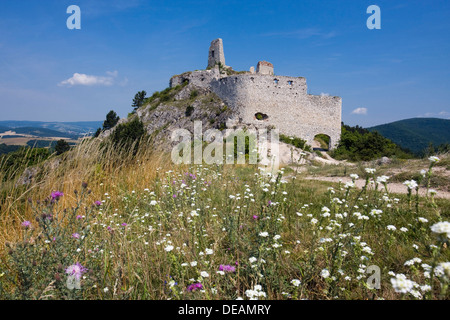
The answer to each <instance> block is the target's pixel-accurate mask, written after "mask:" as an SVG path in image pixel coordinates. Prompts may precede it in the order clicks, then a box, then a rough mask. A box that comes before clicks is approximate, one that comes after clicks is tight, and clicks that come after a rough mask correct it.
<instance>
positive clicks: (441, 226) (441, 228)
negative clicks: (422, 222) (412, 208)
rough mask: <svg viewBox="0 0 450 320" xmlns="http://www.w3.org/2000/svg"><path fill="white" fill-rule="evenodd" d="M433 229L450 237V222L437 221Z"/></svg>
mask: <svg viewBox="0 0 450 320" xmlns="http://www.w3.org/2000/svg"><path fill="white" fill-rule="evenodd" d="M431 231H433V232H434V233H437V234H444V233H445V234H446V235H447V238H450V222H448V221H443V222H438V223H435V224H433V225H432V226H431Z"/></svg>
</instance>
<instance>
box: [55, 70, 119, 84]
mask: <svg viewBox="0 0 450 320" xmlns="http://www.w3.org/2000/svg"><path fill="white" fill-rule="evenodd" d="M106 74H107V76H106V77H102V76H93V75H88V74H84V73H74V74H73V76H72V77H71V78H69V79H67V80H64V81H61V82H60V83H59V84H58V85H59V86H68V87H72V86H96V85H99V86H112V85H113V84H114V80H115V78H117V75H118V72H117V71H112V72H111V71H107V72H106Z"/></svg>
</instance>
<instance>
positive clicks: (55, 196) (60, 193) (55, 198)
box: [52, 191, 64, 200]
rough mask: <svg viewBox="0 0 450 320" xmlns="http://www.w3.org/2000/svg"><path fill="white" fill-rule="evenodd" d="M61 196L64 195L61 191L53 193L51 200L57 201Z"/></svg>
mask: <svg viewBox="0 0 450 320" xmlns="http://www.w3.org/2000/svg"><path fill="white" fill-rule="evenodd" d="M63 195H64V193H62V192H61V191H54V192H52V199H53V200H58V199H59V198H61V197H62V196H63Z"/></svg>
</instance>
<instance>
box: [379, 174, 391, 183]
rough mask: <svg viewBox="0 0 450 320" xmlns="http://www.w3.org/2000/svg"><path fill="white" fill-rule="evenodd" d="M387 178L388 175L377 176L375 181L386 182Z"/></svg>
mask: <svg viewBox="0 0 450 320" xmlns="http://www.w3.org/2000/svg"><path fill="white" fill-rule="evenodd" d="M388 179H389V177H388V176H380V177H377V183H386V182H387V180H388Z"/></svg>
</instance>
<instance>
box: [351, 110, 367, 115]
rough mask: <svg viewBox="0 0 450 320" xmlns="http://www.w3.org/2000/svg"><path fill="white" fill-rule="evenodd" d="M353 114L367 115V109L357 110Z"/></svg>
mask: <svg viewBox="0 0 450 320" xmlns="http://www.w3.org/2000/svg"><path fill="white" fill-rule="evenodd" d="M352 114H359V115H361V114H367V108H356V109H355V110H353V111H352Z"/></svg>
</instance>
